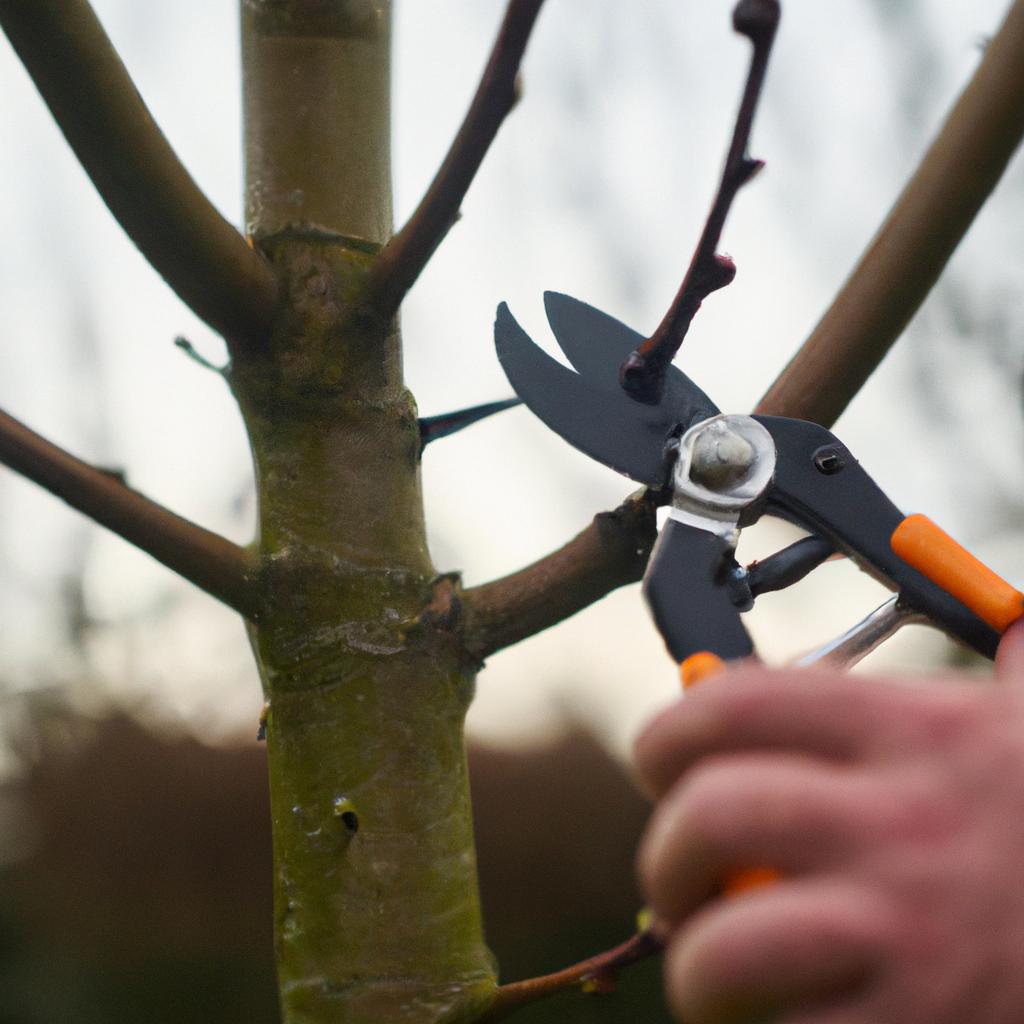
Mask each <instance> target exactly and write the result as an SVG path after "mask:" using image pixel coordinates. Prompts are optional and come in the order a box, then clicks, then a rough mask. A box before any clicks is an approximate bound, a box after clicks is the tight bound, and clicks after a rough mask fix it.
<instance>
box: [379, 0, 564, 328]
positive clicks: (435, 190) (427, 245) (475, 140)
mask: <svg viewBox="0 0 1024 1024" xmlns="http://www.w3.org/2000/svg"><path fill="white" fill-rule="evenodd" d="M543 2H544V0H509V4H508V7H507V8H506V10H505V19H504V21H503V22H502V24H501V29H500V31H499V32H498V38H497V41H496V42H495V44H494V49H493V50H492V51H491V56H490V60H488V62H487V67H486V68H485V69H484V73H483V77H482V78H481V79H480V85H479V86H478V87H477V91H476V95H475V96H474V97H473V102H472V104H471V105H470V108H469V111H468V113H467V114H466V117H465V120H463V122H462V126H461V127H460V128H459V131H458V134H457V135H456V136H455V140H454V141H453V142H452V145H451V148H450V149H449V150H448V155H447V156H446V157H445V159H444V163H442V164H441V167H440V169H439V170H438V172H437V174H436V176H435V177H434V180H433V181H432V182H431V184H430V187H429V188H428V189H427V192H426V194H425V195H424V196H423V199H422V200H421V201H420V204H419V206H418V207H417V208H416V211H415V212H414V213H413V215H412V216H411V217H410V218H409V221H408V223H406V225H405V226H404V227H403V228H402V230H401V231H399V232H398V234H397V235H395V236H394V238H392V239H391V241H390V242H388V244H387V245H386V246H385V247H384V250H383V252H382V253H381V254H380V257H379V259H378V260H377V262H376V263H375V264H374V267H373V269H372V271H371V272H370V277H369V279H368V281H367V285H366V291H365V292H364V295H363V299H362V302H361V306H362V309H363V311H364V312H365V313H369V314H371V315H372V316H374V317H375V318H377V319H379V320H381V321H384V322H386V321H388V320H390V319H391V318H392V317H393V316H394V315H395V313H396V312H397V311H398V307H399V306H400V305H401V302H402V299H403V298H404V297H405V295H406V293H407V292H408V291H409V289H410V288H411V287H412V286H413V284H414V283H415V281H416V279H417V278H418V277H419V275H420V272H421V271H422V270H423V268H424V267H425V266H426V265H427V262H428V261H429V260H430V257H431V256H432V255H433V253H434V250H435V249H436V248H437V247H438V246H439V245H440V244H441V242H442V241H443V240H444V237H445V235H447V234H448V231H449V229H450V228H451V226H452V225H453V224H454V223H455V221H456V220H457V219H458V216H459V207H460V206H461V205H462V200H463V199H464V198H465V195H466V192H467V191H468V190H469V186H470V185H471V184H472V182H473V179H474V178H475V177H476V173H477V171H478V170H479V169H480V165H481V163H483V159H484V157H485V156H486V154H487V150H488V149H490V146H491V143H492V142H493V141H494V139H495V136H496V135H497V134H498V129H499V128H500V127H501V125H502V122H504V120H505V118H506V117H507V116H508V114H509V112H510V111H511V110H512V108H513V107H514V106H515V104H516V99H517V97H518V90H517V86H516V78H517V75H518V73H519V65H520V63H521V61H522V59H523V53H524V52H525V50H526V44H527V42H528V41H529V39H530V33H531V31H532V29H533V25H534V22H535V21H536V20H537V15H538V14H539V13H540V8H541V5H542V3H543Z"/></svg>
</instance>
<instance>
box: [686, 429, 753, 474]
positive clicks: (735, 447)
mask: <svg viewBox="0 0 1024 1024" xmlns="http://www.w3.org/2000/svg"><path fill="white" fill-rule="evenodd" d="M756 461H757V451H756V450H755V448H754V446H753V445H752V444H751V443H750V441H748V440H747V439H746V438H745V437H744V436H743V435H742V434H740V433H739V432H737V431H736V430H733V429H732V428H731V426H730V425H729V424H728V423H726V422H724V421H722V420H714V421H713V422H711V423H709V424H708V426H706V427H705V428H704V429H703V430H702V431H701V432H700V434H699V435H698V436H697V438H696V440H695V441H694V443H693V454H692V455H691V457H690V478H691V479H692V480H694V481H695V482H696V483H699V484H702V485H703V486H704V487H706V488H707V489H708V490H709V491H725V490H729V489H730V488H732V487H735V486H736V484H738V483H739V482H740V481H741V480H742V479H743V478H744V477H745V476H746V475H747V474H748V473H749V472H750V469H751V467H752V466H753V465H754V463H755V462H756Z"/></svg>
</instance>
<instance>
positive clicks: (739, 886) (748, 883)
mask: <svg viewBox="0 0 1024 1024" xmlns="http://www.w3.org/2000/svg"><path fill="white" fill-rule="evenodd" d="M724 668H725V662H724V661H722V659H721V658H719V657H718V655H717V654H712V653H711V652H710V651H700V652H698V653H697V654H691V655H690V657H688V658H687V659H686V660H685V661H684V662H683V663H682V664H681V665H680V666H679V678H680V680H681V681H682V684H683V689H684V690H687V689H689V688H690V687H691V686H696V685H697V683H699V682H701V681H702V680H704V679H708V678H709V677H710V676H714V675H717V674H718V673H719V672H721V671H722V670H723V669H724ZM781 877H782V875H781V874H780V872H778V871H776V870H775V868H745V869H743V870H741V871H733V872H730V874H729V875H728V877H727V878H726V879H725V880H724V881H723V882H722V891H723V892H724V893H725V894H726V896H738V895H740V894H741V893H744V892H749V891H750V890H751V889H760V888H761V887H762V886H765V885H771V884H772V883H773V882H777V881H778V880H779V879H780V878H781Z"/></svg>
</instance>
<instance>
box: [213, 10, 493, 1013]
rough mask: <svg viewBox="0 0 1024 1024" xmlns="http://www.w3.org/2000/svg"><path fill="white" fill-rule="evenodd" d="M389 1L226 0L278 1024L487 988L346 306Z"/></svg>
mask: <svg viewBox="0 0 1024 1024" xmlns="http://www.w3.org/2000/svg"><path fill="white" fill-rule="evenodd" d="M388 7H389V5H388V4H385V3H355V2H345V0H262V2H254V0H243V4H242V11H243V54H244V67H245V100H246V112H245V121H246V133H247V142H246V154H247V159H248V170H247V179H248V180H247V217H248V221H249V230H250V232H251V233H252V234H253V235H254V236H255V238H256V240H257V244H258V245H259V247H260V248H261V249H262V250H263V251H264V252H265V253H266V255H267V256H268V257H269V258H270V260H271V261H272V264H273V265H274V267H275V269H276V270H277V272H278V274H279V278H280V280H281V282H282V295H283V297H284V301H283V303H282V308H281V313H280V316H279V320H278V323H277V325H276V328H275V330H274V332H273V336H272V338H271V340H270V342H269V344H268V345H267V346H266V347H265V348H264V349H263V350H261V351H258V352H250V353H247V354H245V355H244V356H242V357H241V358H236V360H235V362H234V365H233V367H232V372H231V384H232V388H233V390H234V393H235V395H236V397H237V399H238V401H239V405H240V407H241V409H242V413H243V416H244V419H245V422H246V426H247V429H248V431H249V436H250V441H251V445H252V451H253V457H254V461H255V465H256V476H257V489H258V495H259V530H260V534H259V542H258V543H259V552H260V556H261V566H262V569H261V581H262V592H263V607H264V611H263V613H262V615H261V616H260V618H259V621H258V622H257V623H256V624H255V625H254V626H253V627H252V631H251V632H252V640H253V646H254V649H255V651H256V654H257V659H258V661H259V665H260V671H261V675H262V678H263V684H264V688H265V692H266V697H267V700H268V701H269V704H270V709H269V716H268V734H267V741H268V758H269V765H270V793H271V807H272V815H273V833H274V862H275V881H274V886H275V917H276V921H275V928H276V937H277V950H278V962H279V979H280V986H281V1002H282V1007H283V1013H284V1018H285V1020H286V1022H287V1024H314V1022H315V1024H325V1022H360V1024H363V1022H381V1024H383V1022H393V1021H394V1022H398V1021H408V1022H424V1024H427V1022H437V1021H458V1020H471V1019H473V1017H474V1016H476V1015H477V1013H478V1011H479V1010H480V1008H481V1007H483V1006H485V1005H486V1004H487V1003H488V1002H489V1000H490V998H491V995H492V993H493V991H494V985H495V978H494V968H493V964H492V960H491V957H490V954H489V952H488V950H487V948H486V946H485V944H484V942H483V935H482V925H481V918H480V908H479V899H478V892H477V881H476V865H475V854H474V848H473V835H472V821H471V813H470V802H469V789H468V781H467V775H466V761H465V749H464V743H463V719H464V715H465V711H466V708H467V706H468V704H469V701H470V699H471V696H472V690H473V681H474V672H475V668H476V666H475V665H474V664H473V663H472V661H471V659H469V658H468V657H467V656H466V655H465V653H464V651H463V650H462V648H461V646H460V645H459V643H458V642H457V639H456V638H455V637H454V636H453V635H452V634H450V633H449V632H447V631H446V630H445V629H444V628H442V627H440V626H438V625H435V624H431V623H430V622H429V621H427V620H425V619H424V617H423V611H424V608H425V607H426V605H427V604H429V603H430V601H431V599H432V592H433V581H434V576H435V571H434V569H433V567H432V565H431V562H430V557H429V554H428V551H427V546H426V537H425V527H424V521H423V509H422V499H421V491H420V480H419V433H418V428H417V422H416V409H415V403H414V402H413V400H412V397H411V395H410V394H409V393H408V391H407V390H406V389H405V387H404V385H403V382H402V369H401V352H400V339H399V336H398V332H397V328H396V327H394V326H393V325H392V326H391V327H388V328H384V329H381V328H379V327H375V326H374V325H373V324H365V323H362V322H361V321H360V320H359V318H354V319H353V318H352V317H351V315H350V314H351V310H352V305H353V302H354V301H355V300H356V298H357V297H358V295H359V294H360V289H361V284H362V282H363V280H364V277H365V274H366V271H367V269H368V267H369V266H370V265H371V264H372V262H373V260H374V257H375V252H376V251H377V248H378V246H377V245H376V244H374V243H379V242H381V241H382V240H384V239H385V238H386V236H387V234H388V233H389V231H390V222H391V197H390V168H389V153H388V131H389V124H388V110H387V104H388V88H387V86H388V53H387V50H388V22H389V15H390V12H389V10H388ZM353 323H355V324H356V326H354V327H353V326H352V325H353Z"/></svg>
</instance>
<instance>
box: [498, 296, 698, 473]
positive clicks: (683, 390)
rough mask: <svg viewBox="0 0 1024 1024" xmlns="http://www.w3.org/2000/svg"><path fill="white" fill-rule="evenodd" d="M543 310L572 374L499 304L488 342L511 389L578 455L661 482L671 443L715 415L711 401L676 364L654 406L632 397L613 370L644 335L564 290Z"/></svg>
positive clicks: (548, 299)
mask: <svg viewBox="0 0 1024 1024" xmlns="http://www.w3.org/2000/svg"><path fill="white" fill-rule="evenodd" d="M545 307H546V310H547V314H548V321H549V323H550V324H551V329H552V331H553V332H554V334H555V339H556V340H557V341H558V343H559V345H560V347H561V349H562V351H563V352H564V353H565V354H566V356H567V358H568V359H569V361H570V362H571V363H572V365H573V366H574V367H575V368H576V371H578V372H574V371H573V370H570V369H569V368H568V367H565V366H563V365H562V364H561V363H559V362H557V361H556V360H555V359H552V358H551V356H549V355H548V354H547V353H546V352H544V351H543V349H541V348H539V347H538V346H537V345H536V344H534V342H533V341H532V340H531V339H530V337H529V335H528V334H527V333H526V332H525V331H524V330H523V328H522V327H521V326H520V325H519V323H518V322H517V321H516V319H515V317H513V316H512V314H511V312H510V311H509V308H508V306H507V305H506V304H505V303H502V304H501V305H500V306H499V307H498V313H497V317H496V319H495V323H494V339H495V345H496V347H497V351H498V359H499V360H500V361H501V365H502V368H503V369H504V370H505V374H506V376H507V377H508V379H509V382H510V383H511V384H512V387H513V388H514V389H515V392H516V394H518V395H519V397H520V398H521V399H522V400H523V401H524V402H525V403H526V405H527V406H528V407H529V408H530V410H531V411H532V412H533V413H534V414H535V415H536V416H538V417H539V418H540V419H541V420H542V421H543V422H544V423H545V424H547V426H549V427H550V428H551V429H552V430H554V431H555V433H557V434H558V435H559V436H561V437H562V438H564V439H565V440H566V441H568V442H569V443H570V444H571V445H573V446H574V447H576V448H578V449H579V450H580V451H582V452H583V453H584V454H586V455H589V456H590V457H591V458H593V459H596V460H597V461H598V462H602V463H604V464H605V465H606V466H609V467H611V468H612V469H614V470H616V471H617V472H619V473H622V474H624V475H625V476H627V477H629V478H630V479H631V480H636V481H638V482H639V483H643V484H647V485H648V486H649V487H654V488H661V487H663V486H665V484H666V483H667V481H668V475H669V471H670V468H671V459H670V458H669V457H668V451H667V446H668V444H669V442H670V441H672V439H673V438H675V437H678V436H679V434H680V433H682V432H683V431H685V430H686V429H687V428H688V427H689V426H690V425H691V424H692V423H695V422H697V421H699V420H703V419H707V418H708V417H709V416H714V415H716V414H717V413H718V409H717V407H716V406H715V404H714V403H713V402H712V401H711V399H710V398H708V396H707V395H705V394H704V392H703V391H701V389H700V388H698V387H697V385H696V384H694V383H693V381H691V380H690V379H689V378H688V377H687V376H686V375H685V374H684V373H683V372H682V371H681V370H679V369H677V368H676V367H671V368H670V370H669V373H668V375H667V379H666V387H665V392H664V396H663V398H662V400H661V401H660V402H659V403H658V404H657V405H646V404H644V403H642V402H637V401H635V400H634V399H633V398H631V397H630V396H629V395H628V394H627V393H626V392H625V391H624V390H623V389H622V387H621V385H620V384H619V367H620V366H621V364H622V362H623V360H624V359H625V358H626V356H627V355H629V353H630V352H632V351H633V350H634V349H635V348H636V347H637V346H638V345H640V344H642V342H643V340H644V339H643V337H642V336H641V335H640V334H638V333H637V332H636V331H634V330H632V329H630V328H629V327H627V326H626V325H625V324H623V323H621V322H620V321H618V320H616V319H615V318H614V317H610V316H608V315H607V314H605V313H601V312H600V311H598V310H596V309H594V308H593V307H592V306H588V305H587V304H586V303H584V302H579V301H577V300H576V299H572V298H570V297H569V296H567V295H559V294H557V293H554V292H548V293H547V294H546V295H545Z"/></svg>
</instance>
